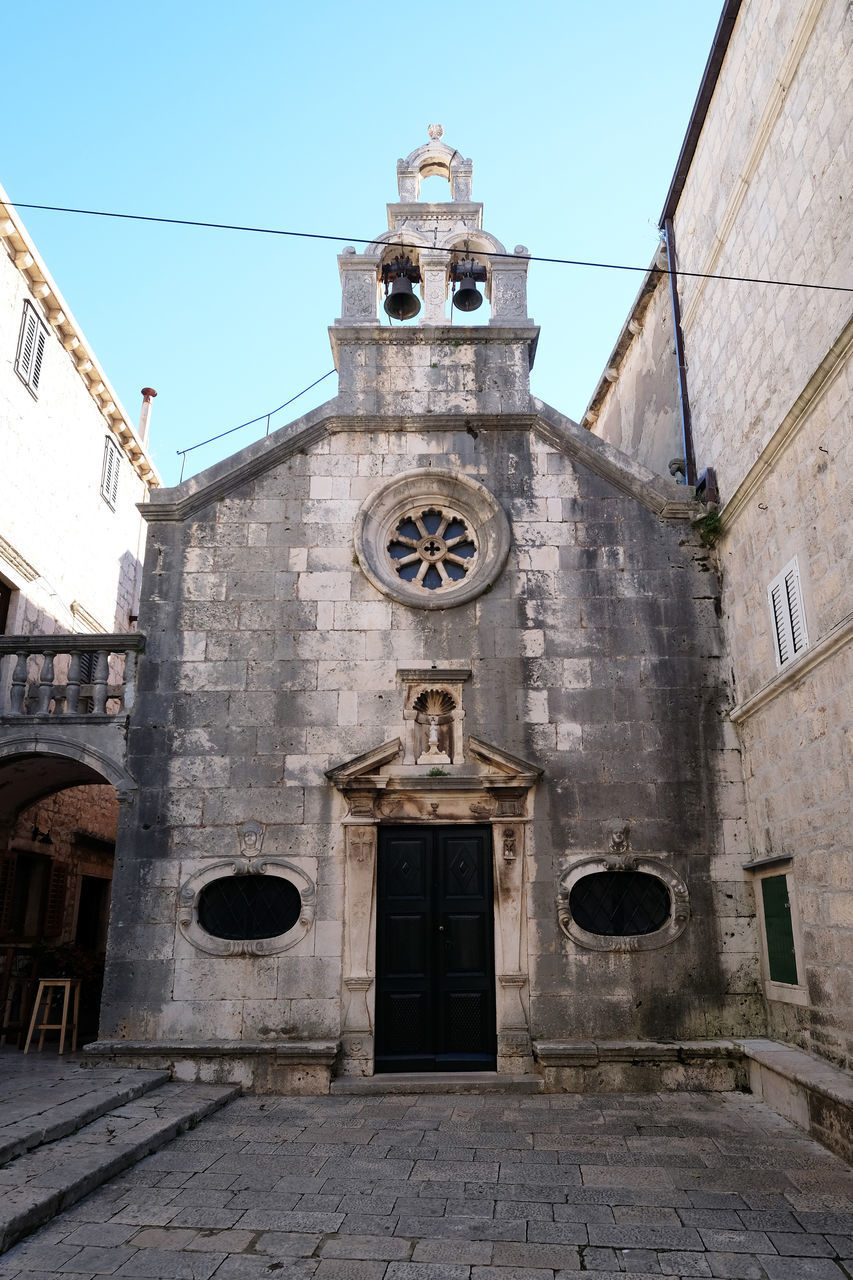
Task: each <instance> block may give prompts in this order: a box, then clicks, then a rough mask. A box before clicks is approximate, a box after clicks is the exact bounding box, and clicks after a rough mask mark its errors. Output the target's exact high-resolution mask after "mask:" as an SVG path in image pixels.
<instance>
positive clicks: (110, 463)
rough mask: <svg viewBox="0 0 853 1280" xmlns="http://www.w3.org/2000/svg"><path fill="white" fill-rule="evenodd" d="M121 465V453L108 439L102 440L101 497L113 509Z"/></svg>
mask: <svg viewBox="0 0 853 1280" xmlns="http://www.w3.org/2000/svg"><path fill="white" fill-rule="evenodd" d="M120 467H121V454H120V453H119V451H118V449H117V448H116V446H115V445H114V444H113V442H112V440H110V438H109V436H108V437H107V439H106V440H105V441H104V465H103V468H102V470H101V497H102V498H103V499H104V501H105V502H107V503H109V505H110V506H111V507H112V508H113V510H115V505H116V498H117V497H118V478H119V471H120Z"/></svg>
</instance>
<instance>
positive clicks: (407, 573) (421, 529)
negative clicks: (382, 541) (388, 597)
mask: <svg viewBox="0 0 853 1280" xmlns="http://www.w3.org/2000/svg"><path fill="white" fill-rule="evenodd" d="M388 554H389V556H390V558H391V562H392V567H393V569H394V571H395V573H397V575H398V576H399V577H400V578H401V579H402V580H403V582H411V583H413V584H414V585H415V586H417V587H422V588H423V589H424V590H426V591H436V590H440V589H441V588H442V587H448V586H452V585H453V584H454V583H457V582H461V581H462V580H463V579H464V578H465V577H466V576H467V574H468V573H469V572H470V571H471V570H472V569H473V568H474V566H475V565H476V561H477V543H476V540H475V538H474V535H473V534H472V533H471V531H470V529H469V527H468V524H467V522H466V521H465V520H464V519H463V517H462V516H460V515H457V514H456V513H455V512H454V511H452V510H450V509H448V508H440V507H429V508H428V509H427V510H425V511H424V510H418V508H417V507H415V508H413V509H412V510H411V511H409V512H407V513H406V515H404V516H403V518H402V520H400V521H399V523H398V524H397V527H396V528H395V529H394V531H393V533H392V535H391V538H390V540H389V542H388Z"/></svg>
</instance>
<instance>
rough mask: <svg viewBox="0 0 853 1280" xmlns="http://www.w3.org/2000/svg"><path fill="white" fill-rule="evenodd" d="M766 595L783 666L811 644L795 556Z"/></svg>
mask: <svg viewBox="0 0 853 1280" xmlns="http://www.w3.org/2000/svg"><path fill="white" fill-rule="evenodd" d="M767 596H768V599H769V601H770V612H771V614H772V618H773V636H774V640H775V649H776V665H777V667H784V666H785V664H786V663H787V662H791V661H792V659H794V658H795V657H796V656H797V654H799V653H802V652H803V650H804V649H808V647H809V637H808V632H807V630H806V615H805V610H804V609H803V595H802V591H801V589H800V570H799V566H798V564H797V559H796V556H795V557H794V559H793V560H791V561H790V563H789V564H786V565H785V568H784V569H783V570H782V572H781V573H780V574H778V575H777V577H775V578H774V579H773V581H772V582H771V583H770V586H769V587H768V588H767Z"/></svg>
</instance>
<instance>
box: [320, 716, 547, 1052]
mask: <svg viewBox="0 0 853 1280" xmlns="http://www.w3.org/2000/svg"><path fill="white" fill-rule="evenodd" d="M405 754H406V753H405V750H404V747H403V743H402V741H401V740H400V739H399V738H393V739H392V740H391V741H390V742H383V743H382V744H381V745H380V746H378V747H375V748H374V750H373V751H367V752H365V753H364V754H363V755H360V756H356V757H355V759H353V760H348V761H346V762H345V763H344V764H341V765H338V766H337V767H336V768H334V769H330V770H329V771H328V772H327V774H326V776H327V778H328V779H329V781H330V783H331V784H332V785H333V786H334V787H336V788H337V790H338V791H339V792H340V793H341V795H342V796H343V798H344V800H345V801H346V806H347V814H346V816H345V817H344V818H343V829H344V862H345V866H344V886H345V889H344V893H345V902H344V962H343V970H344V972H343V985H344V1015H343V1029H342V1036H341V1043H342V1049H343V1054H342V1062H341V1070H342V1071H343V1073H344V1074H347V1075H370V1074H372V1072H373V1046H374V1037H373V1027H374V988H375V979H376V866H377V827H378V826H379V825H380V824H381V823H389V824H395V825H396V824H400V823H406V822H411V823H412V824H418V825H431V824H454V825H459V824H462V823H476V824H478V825H484V824H488V825H490V826H491V829H492V850H493V860H494V894H495V901H494V911H495V929H494V939H495V989H496V997H497V1009H496V1013H497V1045H498V1057H497V1061H498V1071H499V1072H504V1073H512V1072H518V1071H522V1072H524V1071H530V1070H531V1069H532V1065H533V1058H532V1049H531V1042H530V1030H529V1021H528V1000H527V986H528V972H527V970H528V962H527V942H526V923H527V922H526V914H525V911H524V883H525V857H526V848H525V846H526V831H527V828H528V824H529V823H530V821H531V819H532V817H533V788H534V787H535V785H536V783H537V782H538V781H539V779H540V778H541V776H542V770H541V769H539V768H538V767H537V766H536V765H534V764H531V763H530V762H529V761H528V760H521V759H519V757H518V756H514V755H511V754H510V753H509V752H507V751H504V750H502V749H501V748H500V747H495V746H492V745H490V744H489V743H487V742H482V741H481V740H480V739H479V738H474V737H468V738H467V739H466V740H465V749H464V761H463V762H462V763H460V764H448V765H446V766H444V767H441V768H430V767H428V766H426V765H407V764H405V763H404V760H405Z"/></svg>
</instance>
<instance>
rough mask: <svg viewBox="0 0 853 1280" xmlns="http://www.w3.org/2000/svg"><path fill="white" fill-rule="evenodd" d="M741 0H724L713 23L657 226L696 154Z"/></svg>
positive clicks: (677, 196) (677, 195)
mask: <svg viewBox="0 0 853 1280" xmlns="http://www.w3.org/2000/svg"><path fill="white" fill-rule="evenodd" d="M740 6H741V0H725V3H724V5H723V12H722V13H721V14H720V21H719V22H718V23H717V30H716V31H715V32H714V39H713V42H712V44H711V52H710V53H709V54H708V61H707V62H706V63H705V70H704V71H703V72H702V79H701V81H700V83H699V92H698V93H697V94H696V101H695V102H694V103H693V110H692V111H691V113H690V120H689V123H688V125H687V132H686V134H685V135H684V141H683V142H682V144H681V151H680V152H679V154H678V160H677V161H676V165H675V173H674V174H673V175H672V181H671V182H670V184H669V191H668V192H667V193H666V200H665V201H664V206H663V211H662V213H661V215H660V218H659V219H658V226H659V227H662V226H663V224H664V223H665V222H666V220H667V218H672V217H673V216H674V214H675V210H676V208H677V207H678V202H679V200H680V199H681V193H682V191H683V190H684V184H685V183H686V181H687V174H688V173H689V171H690V166H691V165H692V163H693V157H694V156H695V155H696V148H697V147H698V145H699V136H700V134H701V133H702V129H703V127H704V125H705V117H706V116H707V114H708V108H709V106H710V105H711V99H712V98H713V96H714V90H715V89H716V87H717V80H718V79H719V77H720V71H721V70H722V66H723V61H724V59H725V56H726V52H727V51H728V47H729V41H730V40H731V38H732V31H733V30H734V25H735V22H736V21H737V16H738V13H739V12H740Z"/></svg>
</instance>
